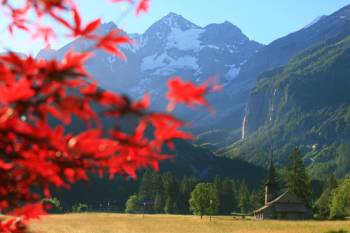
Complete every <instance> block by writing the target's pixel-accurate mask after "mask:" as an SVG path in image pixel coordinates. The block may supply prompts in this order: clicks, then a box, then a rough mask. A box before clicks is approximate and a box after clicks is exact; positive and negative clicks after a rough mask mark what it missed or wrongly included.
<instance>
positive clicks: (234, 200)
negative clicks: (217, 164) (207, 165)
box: [125, 170, 259, 214]
mask: <svg viewBox="0 0 350 233" xmlns="http://www.w3.org/2000/svg"><path fill="white" fill-rule="evenodd" d="M257 197H258V195H257V192H256V191H254V190H250V189H249V188H248V186H247V185H246V183H245V182H244V181H237V180H234V179H230V178H228V177H226V178H224V179H221V178H220V177H218V176H217V177H216V178H215V179H214V180H213V181H212V182H200V181H199V180H198V179H197V178H196V177H194V176H183V177H182V178H181V179H178V178H177V177H176V176H174V175H173V174H172V173H171V172H165V173H162V174H160V173H156V172H154V171H153V170H147V171H146V172H145V173H144V174H143V177H142V179H141V184H140V187H139V191H138V193H136V194H134V195H132V196H130V198H129V199H128V201H127V202H126V206H125V211H126V212H127V213H133V212H143V211H145V212H147V213H167V214H191V213H198V209H197V206H196V204H197V201H198V199H200V200H201V201H205V200H204V199H206V201H207V202H208V203H209V204H210V200H211V206H208V208H209V209H210V210H208V211H209V212H212V213H213V214H230V213H231V212H234V211H236V212H249V211H251V210H253V209H254V208H255V207H256V206H257V205H258V204H259V200H258V198H257ZM209 204H208V205H209ZM204 205H205V204H204ZM202 206H203V204H202V205H201V206H198V208H202ZM199 212H201V211H199Z"/></svg>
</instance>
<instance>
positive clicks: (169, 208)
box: [164, 196, 175, 214]
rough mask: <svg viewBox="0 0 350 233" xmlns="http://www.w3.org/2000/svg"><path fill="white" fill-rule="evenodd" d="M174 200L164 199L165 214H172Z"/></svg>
mask: <svg viewBox="0 0 350 233" xmlns="http://www.w3.org/2000/svg"><path fill="white" fill-rule="evenodd" d="M174 203H175V202H174V200H173V198H172V197H171V196H168V198H167V199H166V202H165V206H164V212H165V213H166V214H173V213H174Z"/></svg>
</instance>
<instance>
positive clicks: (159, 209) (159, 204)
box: [153, 193, 165, 213]
mask: <svg viewBox="0 0 350 233" xmlns="http://www.w3.org/2000/svg"><path fill="white" fill-rule="evenodd" d="M164 207H165V203H164V197H163V195H161V194H160V193H157V194H156V198H155V199H154V205H153V209H154V211H155V212H156V213H163V211H164Z"/></svg>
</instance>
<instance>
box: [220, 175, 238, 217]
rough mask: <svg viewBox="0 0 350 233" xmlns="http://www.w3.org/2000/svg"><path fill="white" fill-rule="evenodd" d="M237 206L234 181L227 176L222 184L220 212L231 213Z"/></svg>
mask: <svg viewBox="0 0 350 233" xmlns="http://www.w3.org/2000/svg"><path fill="white" fill-rule="evenodd" d="M236 206H237V200H236V198H235V193H234V190H233V181H232V180H231V179H230V178H228V177H226V178H225V179H224V180H223V181H222V184H221V197H220V213H222V214H230V213H232V212H233V211H234V210H235V207H236Z"/></svg>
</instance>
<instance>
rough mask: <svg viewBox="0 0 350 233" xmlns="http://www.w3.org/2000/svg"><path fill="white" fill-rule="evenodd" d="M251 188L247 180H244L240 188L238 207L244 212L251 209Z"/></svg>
mask: <svg viewBox="0 0 350 233" xmlns="http://www.w3.org/2000/svg"><path fill="white" fill-rule="evenodd" d="M249 197H250V194H249V190H248V187H247V185H246V184H245V182H242V183H241V184H240V185H239V188H238V208H239V210H240V212H241V213H242V214H246V213H248V211H249V210H250V203H249V201H250V200H249Z"/></svg>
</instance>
